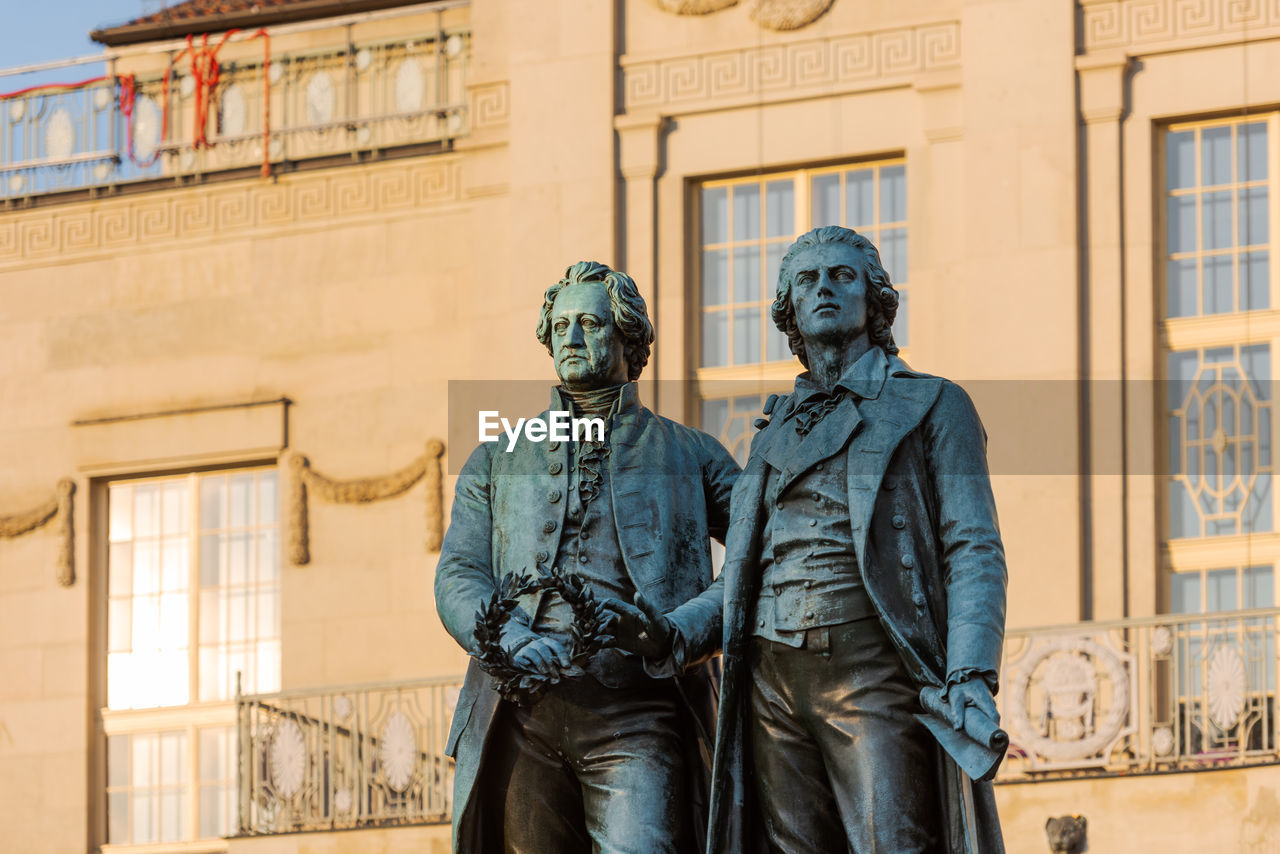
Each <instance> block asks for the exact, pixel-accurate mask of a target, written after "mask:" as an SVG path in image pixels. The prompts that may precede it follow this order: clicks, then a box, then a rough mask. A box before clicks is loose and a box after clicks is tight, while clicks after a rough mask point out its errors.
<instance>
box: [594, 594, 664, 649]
mask: <svg viewBox="0 0 1280 854" xmlns="http://www.w3.org/2000/svg"><path fill="white" fill-rule="evenodd" d="M601 604H602V605H604V607H605V608H607V609H608V610H609V611H612V612H613V616H612V617H610V618H609V621H608V622H607V623H606V624H605V631H607V632H608V633H609V634H610V635H613V638H614V644H613V645H614V646H616V647H618V648H619V649H622V650H625V651H627V652H633V653H635V654H637V655H642V656H644V657H645V658H650V659H659V658H666V657H667V656H668V655H670V654H671V643H672V641H673V637H672V627H671V621H670V620H668V619H667V618H666V617H664V616H662V613H661V612H660V611H658V609H657V608H655V607H654V606H653V604H652V603H651V602H650V601H649V600H648V599H646V598H644V594H643V593H637V594H636V595H635V605H629V604H627V603H626V602H623V601H622V600H620V599H606V600H604V602H602V603H601Z"/></svg>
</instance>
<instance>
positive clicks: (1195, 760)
mask: <svg viewBox="0 0 1280 854" xmlns="http://www.w3.org/2000/svg"><path fill="white" fill-rule="evenodd" d="M1278 620H1280V608H1268V609H1260V610H1252V611H1230V612H1217V613H1211V614H1188V615H1166V616H1159V617H1149V618H1143V619H1130V620H1120V621H1115V622H1096V623H1077V624H1074V625H1068V626H1055V627H1051V628H1043V629H1031V630H1025V631H1017V632H1010V633H1009V635H1008V637H1006V639H1005V660H1004V666H1003V668H1002V672H1001V679H1000V684H1001V687H1000V697H999V704H1000V713H1001V720H1002V722H1003V726H1004V727H1005V728H1006V729H1007V730H1008V732H1009V738H1010V742H1011V744H1010V750H1009V755H1008V757H1007V759H1006V760H1005V763H1004V765H1003V767H1002V768H1001V771H1000V775H999V777H998V780H1000V781H1005V782H1017V781H1028V780H1036V779H1043V778H1048V777H1058V778H1060V777H1063V776H1097V775H1118V774H1141V773H1155V772H1163V771H1193V770H1204V769H1212V768H1224V767H1231V766H1244V765H1255V764H1265V763H1274V762H1277V761H1280V753H1278V743H1280V738H1278V736H1280V733H1277V724H1276V711H1277V709H1276V683H1277V658H1278V657H1277V646H1276V643H1277V633H1276V629H1277V621H1278Z"/></svg>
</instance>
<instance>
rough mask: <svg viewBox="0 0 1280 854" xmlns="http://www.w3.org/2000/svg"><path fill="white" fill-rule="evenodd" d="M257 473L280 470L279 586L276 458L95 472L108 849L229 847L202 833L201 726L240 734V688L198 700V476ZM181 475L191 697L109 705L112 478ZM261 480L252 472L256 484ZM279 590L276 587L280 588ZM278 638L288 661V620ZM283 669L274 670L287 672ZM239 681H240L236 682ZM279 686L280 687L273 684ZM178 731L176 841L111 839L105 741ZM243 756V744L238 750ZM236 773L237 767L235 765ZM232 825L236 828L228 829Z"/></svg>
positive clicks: (139, 480)
mask: <svg viewBox="0 0 1280 854" xmlns="http://www.w3.org/2000/svg"><path fill="white" fill-rule="evenodd" d="M260 472H272V473H275V474H276V530H277V532H278V536H277V538H276V552H277V560H278V563H277V566H278V573H279V576H278V585H279V586H280V587H282V581H283V570H284V568H285V566H286V561H285V551H284V549H285V544H284V540H285V537H284V536H283V534H284V524H285V518H286V516H285V504H284V486H285V484H286V478H285V477H284V474H283V471H282V469H281V466H280V464H279V462H278V461H275V460H262V459H253V460H246V461H243V462H232V463H228V464H225V465H215V466H203V467H190V468H184V469H178V470H165V471H156V472H145V473H133V472H121V473H118V474H108V475H105V476H102V477H98V478H95V479H94V483H93V487H94V490H93V495H94V499H95V502H96V510H95V513H94V516H95V519H94V527H93V530H92V533H91V538H92V541H93V549H94V555H95V558H96V561H97V562H98V565H99V566H101V567H102V572H101V573H100V580H99V583H98V586H97V588H96V589H95V591H94V595H95V602H96V605H95V609H96V613H97V614H98V619H99V628H98V630H97V632H95V637H96V641H97V646H98V650H99V652H98V653H97V654H96V655H95V660H96V661H97V662H98V667H99V668H100V670H99V677H98V679H97V680H96V684H97V690H98V701H99V702H98V717H99V720H100V721H101V728H100V730H99V732H98V735H97V737H96V744H97V751H96V752H97V755H98V756H99V757H100V760H99V762H98V763H96V764H95V777H96V778H97V780H98V783H99V785H98V787H97V788H96V792H97V794H96V795H95V801H96V802H97V803H99V804H100V807H99V808H100V809H101V811H102V813H101V820H100V821H99V822H98V823H97V827H98V834H97V835H98V838H99V839H100V840H101V849H102V852H103V854H156V852H165V854H169V852H181V854H220V852H225V851H226V850H227V841H226V839H225V838H222V837H201V836H199V835H198V834H199V832H200V811H199V807H200V787H201V782H202V780H201V777H200V759H201V754H200V732H201V730H204V729H209V728H219V727H225V728H228V729H229V730H230V735H231V737H232V738H233V739H235V738H237V737H238V735H237V720H236V697H235V693H236V692H235V691H233V692H232V695H231V696H229V697H228V698H227V699H223V700H213V701H205V702H201V701H200V699H199V656H200V640H199V638H200V623H199V608H200V601H199V600H200V595H199V594H200V590H201V587H200V563H199V555H200V534H201V527H200V518H199V514H200V480H201V478H202V477H205V476H209V475H232V474H243V473H253V474H255V475H257V474H258V473H260ZM175 480H183V481H185V482H186V483H187V487H188V496H189V500H188V504H187V508H186V517H187V523H188V536H189V543H188V546H187V548H188V557H189V560H188V585H189V587H188V591H187V595H188V596H189V601H188V612H187V613H188V627H189V629H188V639H189V642H188V647H187V657H188V686H189V687H188V702H187V703H186V704H183V705H170V706H150V707H141V708H120V709H112V708H110V707H109V706H108V705H107V698H108V689H109V685H108V678H107V661H108V655H109V650H110V643H109V635H108V632H109V631H110V626H109V609H108V607H107V603H108V600H109V598H110V594H109V573H110V547H111V536H110V497H109V496H110V489H111V487H112V486H113V485H117V484H122V483H127V484H129V485H130V486H136V485H139V484H146V483H159V482H165V481H175ZM256 483H257V480H256V477H255V486H256ZM255 508H256V505H255ZM279 593H280V589H279V587H278V590H277V595H278V596H279ZM278 641H279V642H280V645H281V665H282V664H283V627H281V633H280V636H279V638H278ZM281 671H282V668H281V670H278V671H277V672H278V673H280V675H281V677H282V676H283V674H282V672H281ZM237 687H238V686H237ZM276 690H278V688H277V689H276ZM174 731H181V732H183V734H184V739H185V743H186V768H185V775H184V781H183V785H184V787H185V793H184V797H183V803H184V812H185V814H184V835H183V838H182V839H181V840H179V841H174V842H147V843H135V842H110V841H109V829H110V828H109V824H110V814H109V810H108V801H107V793H108V788H109V786H108V780H109V777H108V774H109V767H108V763H109V758H108V750H107V740H108V739H109V738H110V737H111V736H118V735H151V734H156V733H163V732H174ZM236 755H238V751H237V754H236ZM232 773H233V774H234V773H236V772H235V769H232ZM231 832H232V833H234V832H235V827H234V826H233V827H232V828H231Z"/></svg>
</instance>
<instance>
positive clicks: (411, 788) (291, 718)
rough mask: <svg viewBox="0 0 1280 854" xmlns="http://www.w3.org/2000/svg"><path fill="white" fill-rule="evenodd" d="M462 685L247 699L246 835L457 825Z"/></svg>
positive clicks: (242, 727) (242, 780) (242, 788)
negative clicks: (450, 747) (457, 720)
mask: <svg viewBox="0 0 1280 854" xmlns="http://www.w3.org/2000/svg"><path fill="white" fill-rule="evenodd" d="M460 686H461V680H459V679H433V680H423V681H416V682H403V683H396V684H391V685H380V686H364V687H352V688H335V689H328V690H326V691H324V692H320V693H316V692H303V691H290V692H282V693H278V694H269V695H258V696H245V697H240V698H239V699H238V700H237V704H236V705H237V720H238V731H239V738H240V776H239V797H240V810H239V815H240V833H241V835H254V834H266V833H287V832H292V831H299V830H329V829H335V828H351V827H368V826H375V825H391V824H430V823H442V822H448V821H449V820H450V814H451V809H452V796H453V760H452V759H449V758H448V757H446V756H445V755H444V741H445V736H446V734H447V733H448V730H449V723H450V721H451V720H452V717H453V707H454V705H455V703H456V702H457V696H458V690H459V688H460Z"/></svg>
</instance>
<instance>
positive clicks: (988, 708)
mask: <svg viewBox="0 0 1280 854" xmlns="http://www.w3.org/2000/svg"><path fill="white" fill-rule="evenodd" d="M947 700H948V705H947V717H948V719H949V720H950V721H951V726H952V727H954V728H955V729H958V730H960V729H964V716H965V712H966V710H967V709H969V708H970V707H972V708H975V709H977V710H978V711H980V712H982V713H983V714H984V715H986V716H987V717H988V718H990V719H991V720H992V721H993V722H995V721H999V720H1000V713H999V712H998V711H997V710H996V701H995V698H994V697H992V696H991V689H990V688H988V687H987V683H986V682H985V681H983V679H982V678H981V677H973V678H970V679H966V680H964V681H963V682H957V683H956V684H955V685H952V686H951V687H950V688H949V689H947Z"/></svg>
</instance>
